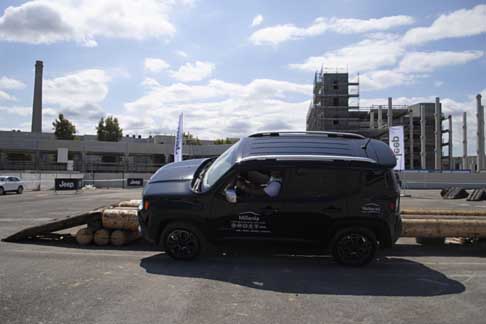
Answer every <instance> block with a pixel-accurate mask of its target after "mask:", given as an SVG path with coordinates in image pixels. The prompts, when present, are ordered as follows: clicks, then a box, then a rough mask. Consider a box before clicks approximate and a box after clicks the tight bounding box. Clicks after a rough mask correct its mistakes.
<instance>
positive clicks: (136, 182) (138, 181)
mask: <svg viewBox="0 0 486 324" xmlns="http://www.w3.org/2000/svg"><path fill="white" fill-rule="evenodd" d="M127 187H143V178H128V179H127Z"/></svg>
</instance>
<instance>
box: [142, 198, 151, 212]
mask: <svg viewBox="0 0 486 324" xmlns="http://www.w3.org/2000/svg"><path fill="white" fill-rule="evenodd" d="M149 207H150V202H149V201H148V200H144V201H143V209H144V210H148V209H149Z"/></svg>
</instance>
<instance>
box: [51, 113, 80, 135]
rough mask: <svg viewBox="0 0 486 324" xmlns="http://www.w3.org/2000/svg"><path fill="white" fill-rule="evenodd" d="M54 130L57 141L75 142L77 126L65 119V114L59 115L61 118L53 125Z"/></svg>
mask: <svg viewBox="0 0 486 324" xmlns="http://www.w3.org/2000/svg"><path fill="white" fill-rule="evenodd" d="M52 127H53V129H54V135H56V138H57V139H62V140H73V139H74V134H76V126H74V124H73V123H71V122H70V121H69V120H68V119H66V118H64V115H63V114H59V117H58V118H57V119H56V120H55V121H54V122H53V123H52Z"/></svg>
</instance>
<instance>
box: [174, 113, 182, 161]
mask: <svg viewBox="0 0 486 324" xmlns="http://www.w3.org/2000/svg"><path fill="white" fill-rule="evenodd" d="M182 116H183V115H182V113H181V114H180V115H179V126H178V127H177V134H176V138H175V142H174V162H180V161H182V137H183V136H184V135H183V130H182Z"/></svg>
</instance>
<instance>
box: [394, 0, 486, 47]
mask: <svg viewBox="0 0 486 324" xmlns="http://www.w3.org/2000/svg"><path fill="white" fill-rule="evenodd" d="M485 32H486V5H484V4H481V5H477V6H475V7H474V8H472V9H461V10H457V11H454V12H452V13H450V14H448V15H441V16H440V17H439V18H437V19H436V20H435V21H434V22H433V23H432V25H431V26H429V27H418V28H413V29H410V30H409V31H408V32H407V33H406V34H405V36H404V37H403V42H404V43H406V44H421V43H425V42H430V41H434V40H439V39H445V38H454V37H465V36H474V35H479V34H481V33H485Z"/></svg>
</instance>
